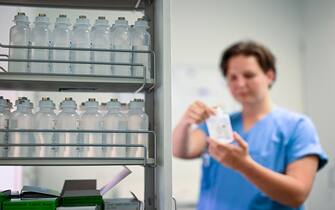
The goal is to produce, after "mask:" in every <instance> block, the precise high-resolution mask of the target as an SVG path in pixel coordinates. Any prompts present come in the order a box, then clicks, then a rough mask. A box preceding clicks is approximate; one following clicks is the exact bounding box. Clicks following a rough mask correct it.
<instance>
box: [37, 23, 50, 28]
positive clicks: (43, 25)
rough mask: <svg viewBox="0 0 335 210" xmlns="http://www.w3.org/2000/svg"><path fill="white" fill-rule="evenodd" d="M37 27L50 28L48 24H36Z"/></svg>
mask: <svg viewBox="0 0 335 210" xmlns="http://www.w3.org/2000/svg"><path fill="white" fill-rule="evenodd" d="M35 25H36V27H41V28H47V27H48V26H49V24H48V23H35Z"/></svg>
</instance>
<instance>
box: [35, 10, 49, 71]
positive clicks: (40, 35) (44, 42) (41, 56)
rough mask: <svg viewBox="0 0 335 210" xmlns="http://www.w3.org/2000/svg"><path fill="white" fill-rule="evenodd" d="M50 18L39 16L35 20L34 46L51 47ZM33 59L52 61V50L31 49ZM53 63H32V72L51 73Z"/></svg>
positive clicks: (43, 15)
mask: <svg viewBox="0 0 335 210" xmlns="http://www.w3.org/2000/svg"><path fill="white" fill-rule="evenodd" d="M49 24H50V23H49V18H48V17H47V16H46V15H45V14H39V15H38V16H37V17H36V20H35V27H34V28H33V29H32V31H31V37H30V38H31V45H32V46H42V47H50V46H51V31H50V29H49ZM31 58H32V59H34V60H50V50H45V49H31ZM51 69H52V64H51V63H47V62H46V63H36V62H31V63H30V70H31V72H34V73H50V72H51Z"/></svg>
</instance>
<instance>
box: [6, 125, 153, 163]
mask: <svg viewBox="0 0 335 210" xmlns="http://www.w3.org/2000/svg"><path fill="white" fill-rule="evenodd" d="M0 133H2V134H5V135H4V137H5V139H4V143H0V148H1V147H5V148H8V147H124V148H143V151H144V154H143V157H0V165H1V164H11V161H14V160H18V161H21V162H22V161H23V160H24V161H23V162H24V163H25V165H35V166H39V165H40V163H39V162H34V161H36V160H38V161H40V160H43V161H47V160H50V161H51V165H55V164H57V165H69V163H68V162H67V160H72V161H75V162H74V163H76V164H78V165H92V164H96V165H101V164H102V165H106V161H110V162H109V164H111V165H117V164H123V165H126V164H130V165H143V166H146V165H147V164H148V163H150V164H149V165H150V166H155V159H156V150H155V151H154V153H153V154H148V148H147V146H145V145H141V144H80V143H77V144H55V143H47V144H40V143H39V144H27V143H22V144H11V143H8V142H10V134H11V133H53V134H54V133H78V134H80V133H101V134H107V133H124V134H131V133H146V134H149V136H152V137H153V138H149V139H150V140H151V139H152V140H153V141H157V139H156V133H155V132H154V131H142V130H79V129H76V130H66V129H59V130H54V129H0ZM0 140H1V139H0ZM148 144H149V142H148ZM149 159H150V161H148V160H149ZM52 160H53V161H52ZM81 160H89V161H91V162H89V163H86V162H83V163H80V161H81ZM99 160H102V161H105V162H103V163H99ZM115 160H116V161H118V163H117V164H116V163H114V162H113V161H115ZM132 161H136V162H132ZM139 161H142V162H139ZM15 164H18V163H15ZM44 164H45V163H44ZM18 165H19V164H18Z"/></svg>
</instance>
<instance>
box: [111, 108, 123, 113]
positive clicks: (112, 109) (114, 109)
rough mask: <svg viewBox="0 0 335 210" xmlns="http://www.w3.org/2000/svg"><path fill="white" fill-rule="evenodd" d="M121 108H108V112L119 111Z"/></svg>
mask: <svg viewBox="0 0 335 210" xmlns="http://www.w3.org/2000/svg"><path fill="white" fill-rule="evenodd" d="M120 111H121V109H120V108H109V109H108V112H109V113H120Z"/></svg>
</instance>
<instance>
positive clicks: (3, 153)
mask: <svg viewBox="0 0 335 210" xmlns="http://www.w3.org/2000/svg"><path fill="white" fill-rule="evenodd" d="M7 107H8V102H7V101H6V99H4V98H3V97H2V96H0V129H7V128H8V126H9V117H10V116H9V114H8V112H7V110H6V109H7ZM0 144H8V135H7V134H6V132H0ZM7 152H8V148H7V147H0V157H7V155H8V153H7Z"/></svg>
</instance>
